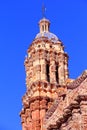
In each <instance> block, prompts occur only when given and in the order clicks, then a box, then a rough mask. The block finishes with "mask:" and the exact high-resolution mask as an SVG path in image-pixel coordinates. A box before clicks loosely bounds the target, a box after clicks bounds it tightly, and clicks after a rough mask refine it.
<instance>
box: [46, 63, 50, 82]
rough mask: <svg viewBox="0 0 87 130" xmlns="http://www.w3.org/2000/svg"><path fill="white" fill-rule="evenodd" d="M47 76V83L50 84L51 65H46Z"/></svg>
mask: <svg viewBox="0 0 87 130" xmlns="http://www.w3.org/2000/svg"><path fill="white" fill-rule="evenodd" d="M46 74H47V81H48V82H50V76H49V64H47V65H46Z"/></svg>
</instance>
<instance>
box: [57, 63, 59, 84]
mask: <svg viewBox="0 0 87 130" xmlns="http://www.w3.org/2000/svg"><path fill="white" fill-rule="evenodd" d="M58 80H59V76H58V65H56V82H57V83H58Z"/></svg>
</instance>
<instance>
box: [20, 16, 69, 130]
mask: <svg viewBox="0 0 87 130" xmlns="http://www.w3.org/2000/svg"><path fill="white" fill-rule="evenodd" d="M39 28H40V32H39V33H38V34H37V35H36V37H35V39H34V41H33V42H32V44H31V45H30V47H29V48H28V51H27V54H28V55H27V57H26V59H25V62H24V64H25V71H26V93H25V95H24V96H23V98H22V102H23V108H22V111H21V113H20V116H21V122H22V130H44V128H43V118H44V116H45V114H46V111H47V110H49V109H50V107H51V105H52V103H53V102H54V101H55V99H56V98H57V97H58V93H57V91H58V89H60V88H63V87H65V81H66V80H67V79H68V55H67V53H65V52H64V46H63V43H62V42H61V41H60V40H59V38H58V37H57V36H56V35H55V34H53V33H51V32H50V21H49V20H48V19H46V18H43V19H41V20H40V22H39Z"/></svg>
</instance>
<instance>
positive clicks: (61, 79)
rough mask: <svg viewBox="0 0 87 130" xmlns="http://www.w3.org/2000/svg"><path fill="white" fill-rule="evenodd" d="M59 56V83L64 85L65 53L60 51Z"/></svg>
mask: <svg viewBox="0 0 87 130" xmlns="http://www.w3.org/2000/svg"><path fill="white" fill-rule="evenodd" d="M58 58H59V69H58V74H59V84H60V85H64V81H65V66H64V54H62V53H59V57H58Z"/></svg>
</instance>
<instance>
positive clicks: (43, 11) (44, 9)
mask: <svg viewBox="0 0 87 130" xmlns="http://www.w3.org/2000/svg"><path fill="white" fill-rule="evenodd" d="M45 12H46V7H45V5H44V4H43V5H42V16H43V18H44V17H45Z"/></svg>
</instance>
